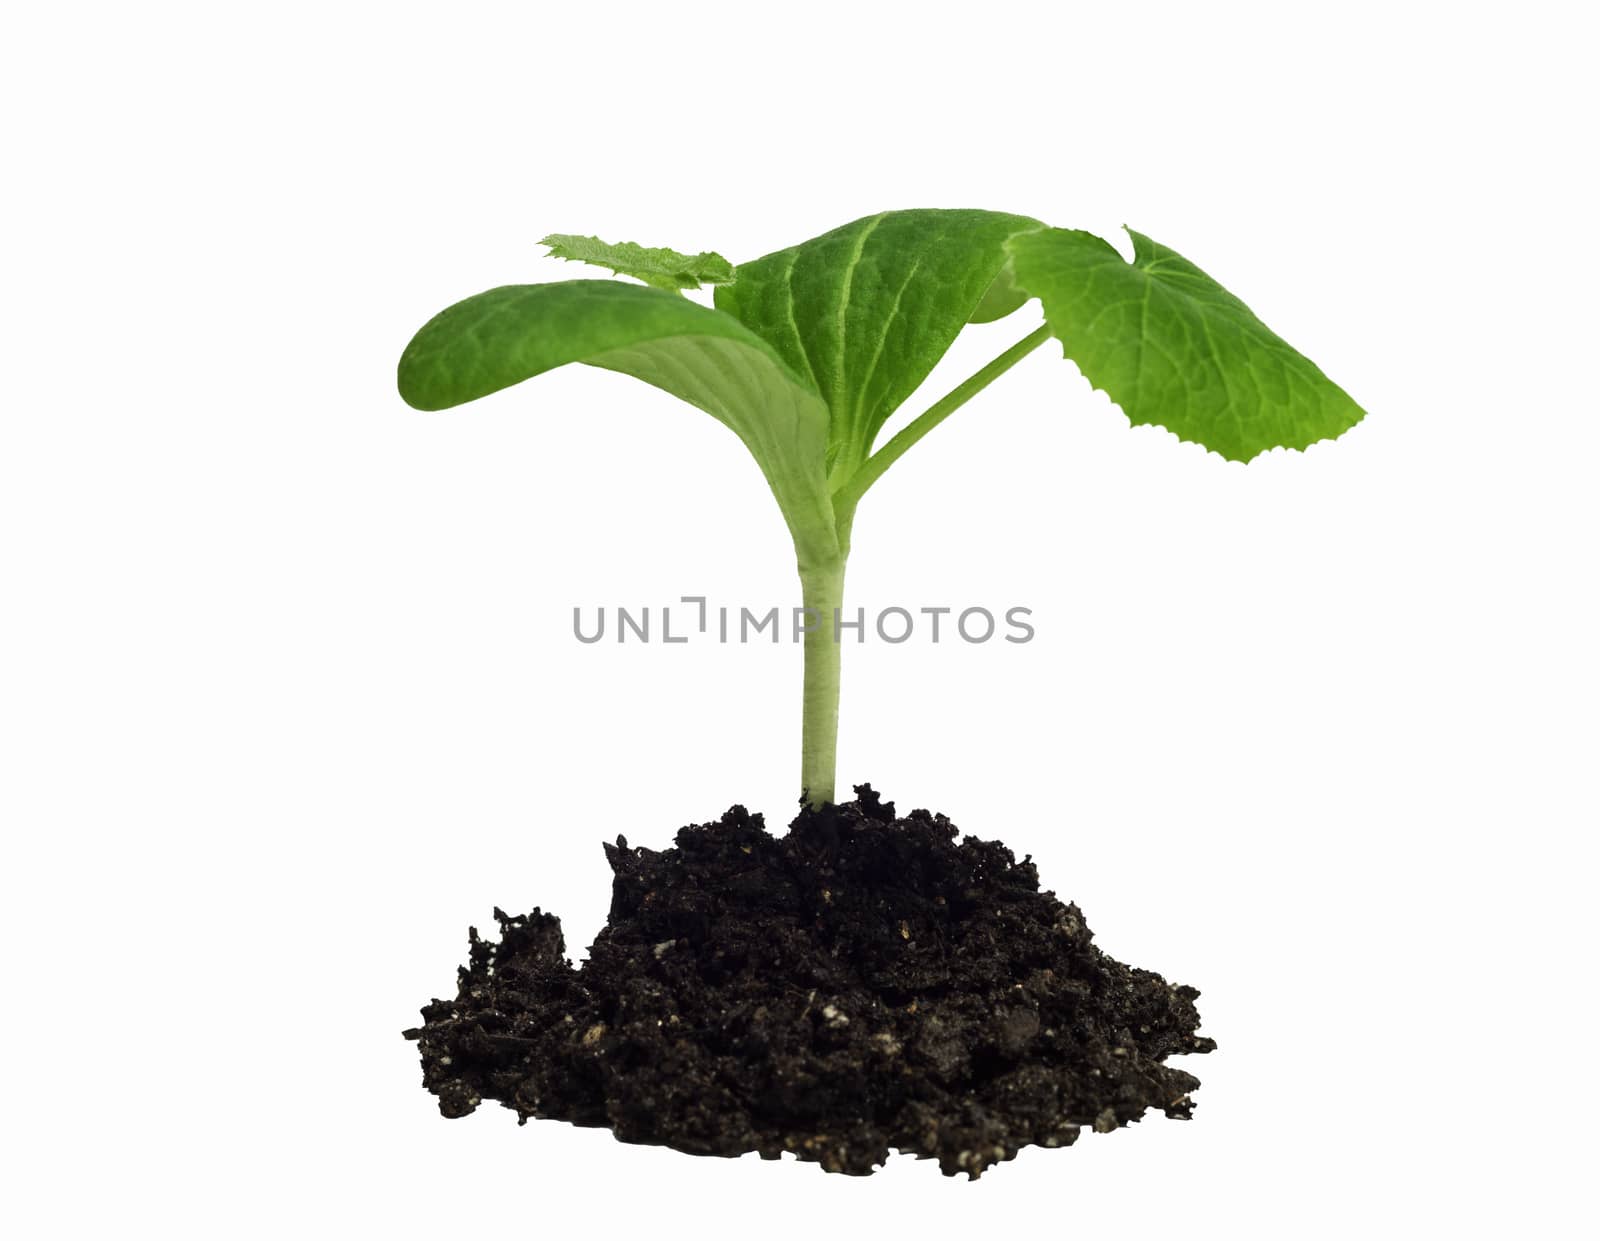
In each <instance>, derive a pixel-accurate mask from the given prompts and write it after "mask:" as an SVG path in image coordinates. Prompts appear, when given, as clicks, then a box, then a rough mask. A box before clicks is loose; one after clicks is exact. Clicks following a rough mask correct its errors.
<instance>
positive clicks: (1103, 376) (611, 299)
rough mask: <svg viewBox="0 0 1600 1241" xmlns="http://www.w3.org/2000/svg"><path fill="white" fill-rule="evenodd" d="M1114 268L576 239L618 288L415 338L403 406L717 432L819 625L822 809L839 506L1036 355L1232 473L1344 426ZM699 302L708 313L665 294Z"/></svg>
mask: <svg viewBox="0 0 1600 1241" xmlns="http://www.w3.org/2000/svg"><path fill="white" fill-rule="evenodd" d="M1129 235H1130V236H1131V237H1132V239H1133V250H1134V258H1133V261H1132V262H1131V263H1130V262H1127V261H1126V260H1124V259H1123V257H1122V256H1121V255H1120V254H1119V253H1118V252H1117V251H1116V250H1115V249H1114V248H1113V247H1112V246H1111V245H1109V244H1108V243H1107V242H1105V241H1104V240H1102V239H1101V238H1099V237H1096V236H1094V235H1092V234H1090V233H1086V232H1080V231H1077V230H1073V229H1061V228H1049V227H1047V226H1045V225H1044V224H1041V223H1040V222H1039V221H1037V220H1032V219H1028V218H1026V217H1024V216H1017V215H1006V214H1002V213H998V212H992V211H964V210H963V211H944V210H921V211H890V212H884V213H882V214H880V215H874V216H869V217H867V218H865V219H861V220H857V221H855V222H854V223H852V224H846V225H845V226H844V227H842V228H837V229H835V230H833V231H832V232H830V233H825V234H823V235H822V236H820V237H817V238H815V239H813V240H811V241H808V242H804V243H803V244H801V245H798V246H793V247H791V248H789V249H787V250H780V251H778V252H776V253H774V254H769V255H767V256H766V257H765V258H759V259H756V260H754V261H753V262H749V263H743V264H740V265H739V266H737V267H734V266H732V265H731V264H729V263H728V262H727V261H726V260H725V259H723V258H722V257H721V256H720V255H716V254H709V253H707V254H698V255H694V256H689V255H683V254H679V253H677V252H675V251H672V250H666V249H650V248H645V247H642V246H638V245H634V244H631V243H629V244H624V245H607V244H605V243H603V242H600V241H599V240H598V239H595V238H583V237H574V236H553V237H549V238H546V240H545V244H547V245H549V246H550V248H551V253H552V254H554V255H556V256H557V257H561V258H567V259H572V260H576V261H580V262H585V263H592V264H597V265H600V266H604V267H608V268H610V269H611V270H612V271H613V272H614V273H615V274H617V275H621V276H627V277H633V278H636V279H638V280H641V281H643V282H644V283H643V284H633V283H629V282H627V281H625V280H571V281H562V282H557V283H551V284H534V285H507V286H505V287H502V288H497V289H490V290H489V291H488V292H485V293H480V294H478V295H477V296H476V297H469V298H467V299H466V300H465V301H462V302H457V303H456V304H455V305H453V306H451V307H449V308H448V309H447V310H444V311H442V312H440V313H439V314H438V315H436V316H435V317H434V318H433V319H431V320H429V322H428V323H427V324H425V325H424V326H423V328H422V330H421V331H419V332H418V333H417V334H416V336H415V337H414V338H413V339H412V341H411V343H410V344H409V345H408V346H407V347H406V350H405V353H404V354H403V356H402V357H401V359H400V371H399V383H400V394H401V395H402V396H403V397H404V398H405V400H406V401H407V402H408V403H409V404H411V405H413V406H415V407H416V408H418V409H426V410H435V409H446V408H448V407H450V406H453V405H460V404H462V403H463V402H466V401H472V400H476V399H477V398H479V397H482V396H487V395H488V394H490V393H492V392H497V391H499V390H500V389H502V388H506V387H509V386H511V385H512V384H516V383H520V382H522V381H523V380H525V379H529V378H532V377H533V376H534V375H538V374H541V373H543V372H544V371H548V370H552V369H554V368H555V367H558V366H563V365H565V364H566V363H568V362H583V363H586V364H588V365H590V366H598V367H603V368H604V369H606V370H612V371H621V372H623V373H624V374H628V375H633V376H635V377H636V378H639V379H642V380H644V381H645V382H646V383H650V384H653V385H655V386H656V387H658V388H662V389H664V390H666V391H668V392H670V393H672V394H673V395H675V396H677V397H680V398H682V399H683V400H685V401H687V402H689V404H691V405H694V406H697V407H698V408H700V409H702V410H704V411H705V412H706V413H708V414H710V415H711V416H712V417H713V418H716V419H717V420H718V421H719V422H722V423H723V424H725V425H726V426H727V427H729V428H730V429H731V430H732V431H733V432H734V434H736V435H737V436H738V437H739V438H740V440H741V441H743V443H744V445H745V447H746V448H747V449H749V451H750V454H751V456H753V457H754V458H755V460H756V464H757V466H759V467H760V469H761V472H762V474H763V475H764V476H765V477H766V480H767V483H768V485H769V486H770V487H771V489H772V494H773V495H774V496H775V497H776V498H777V501H778V507H779V508H780V509H781V510H782V512H783V517H784V521H785V522H786V523H787V525H788V528H789V533H790V535H791V536H792V538H793V540H794V550H795V555H796V559H797V562H798V567H799V571H800V594H801V601H802V604H803V605H804V607H806V608H807V609H810V612H809V613H808V614H809V615H811V616H815V617H817V618H819V619H820V622H821V623H817V624H814V625H812V626H811V628H810V632H808V633H807V634H806V637H805V647H804V653H805V682H804V699H803V710H802V729H801V755H800V787H801V791H802V796H803V797H804V799H805V800H806V801H807V802H808V803H809V804H810V805H812V806H821V805H822V804H824V803H826V802H830V801H832V800H833V797H834V766H835V754H836V748H837V737H838V725H839V653H840V652H839V643H838V642H837V641H836V639H835V631H834V627H833V620H834V618H835V616H836V614H837V609H840V608H841V607H842V606H843V593H844V575H845V563H846V561H847V560H848V558H849V555H850V531H851V526H852V524H853V522H854V519H855V514H856V507H857V506H858V505H859V504H860V503H861V500H862V497H863V496H865V495H866V493H867V491H868V490H869V489H870V488H871V486H872V485H873V483H875V482H876V481H877V480H878V479H879V478H881V477H882V476H883V473H884V471H885V470H887V469H888V468H889V467H890V466H891V465H893V464H894V463H895V462H896V461H898V460H899V459H900V458H901V456H903V455H904V454H905V452H906V450H907V449H909V448H910V447H911V446H912V445H914V444H915V443H917V441H918V440H920V439H921V438H922V437H923V436H924V435H926V434H927V433H928V432H929V431H931V430H932V429H933V428H934V427H936V426H938V425H939V423H941V422H943V421H944V420H945V419H946V418H948V417H949V416H950V415H951V414H952V413H954V412H955V411H956V410H957V409H959V408H961V406H963V405H965V404H966V403H967V402H968V401H970V400H971V399H972V398H973V397H974V396H976V395H977V394H978V393H979V392H981V391H982V390H983V389H984V388H986V387H988V385H989V384H990V383H992V382H993V381H994V380H996V379H998V378H999V377H1000V376H1001V375H1003V374H1005V372H1006V371H1008V370H1010V369H1011V368H1012V367H1013V366H1015V365H1016V364H1017V362H1019V361H1020V360H1021V359H1022V358H1024V357H1025V356H1027V355H1028V354H1029V353H1031V352H1032V351H1033V350H1034V349H1037V348H1038V347H1039V346H1040V345H1042V344H1043V343H1044V342H1045V341H1046V340H1048V339H1049V338H1051V337H1055V338H1056V339H1057V340H1058V341H1059V342H1060V343H1061V347H1062V350H1063V353H1064V354H1065V356H1066V357H1068V358H1070V359H1071V360H1072V361H1073V362H1075V363H1076V364H1077V366H1078V369H1079V370H1080V371H1082V372H1083V374H1084V375H1085V376H1086V377H1087V378H1088V379H1089V381H1090V383H1091V384H1093V385H1094V386H1095V387H1097V388H1101V389H1104V390H1105V392H1106V393H1107V394H1109V396H1110V397H1111V399H1112V400H1113V401H1115V402H1116V403H1117V404H1118V405H1120V406H1121V407H1122V410H1123V412H1124V413H1125V414H1126V415H1127V416H1128V419H1129V421H1130V422H1132V423H1134V424H1135V425H1140V424H1155V425H1158V426H1162V427H1165V428H1167V429H1168V430H1170V431H1173V432H1174V433H1176V434H1177V435H1178V437H1179V438H1180V439H1184V440H1192V441H1194V442H1197V443H1199V444H1202V445H1204V446H1205V447H1206V448H1208V449H1211V450H1212V451H1214V452H1217V453H1220V454H1221V455H1222V456H1223V457H1226V458H1227V459H1229V460H1232V461H1249V460H1250V459H1251V458H1253V457H1255V456H1256V455H1258V454H1259V453H1262V452H1265V451H1266V450H1268V449H1270V448H1280V447H1284V448H1297V449H1301V448H1305V447H1306V446H1307V445H1309V444H1312V443H1315V442H1316V441H1318V440H1323V439H1330V438H1333V437H1335V436H1338V435H1340V434H1341V433H1343V432H1344V431H1346V430H1348V429H1349V428H1350V427H1352V426H1354V425H1355V424H1356V423H1357V422H1358V421H1360V419H1361V417H1362V410H1361V409H1360V407H1359V406H1357V405H1356V403H1355V402H1354V401H1353V400H1351V399H1350V397H1349V396H1347V395H1346V394H1345V392H1344V391H1343V390H1342V389H1340V388H1339V387H1338V386H1337V385H1335V384H1334V383H1333V382H1332V381H1331V380H1329V379H1328V378H1327V377H1326V376H1325V375H1324V374H1323V373H1322V372H1321V371H1320V370H1318V369H1317V367H1316V366H1315V365H1313V364H1312V363H1311V362H1310V361H1309V360H1308V359H1306V358H1305V357H1304V356H1302V355H1301V354H1300V353H1298V352H1296V351H1295V350H1294V349H1292V348H1291V347H1290V346H1289V345H1288V344H1286V343H1285V342H1284V341H1283V340H1282V339H1280V338H1279V337H1278V336H1276V335H1275V334H1274V333H1273V332H1272V331H1270V330H1269V329H1268V328H1267V327H1266V325H1265V324H1263V323H1262V322H1261V321H1260V320H1259V319H1257V318H1256V317H1255V315H1254V314H1252V313H1251V312H1250V310H1249V308H1248V307H1246V306H1245V304H1244V303H1243V302H1241V301H1240V300H1239V299H1238V298H1236V297H1234V296H1233V295H1232V294H1231V293H1229V292H1228V291H1227V290H1226V289H1224V288H1223V287H1222V286H1221V285H1219V284H1218V283H1217V282H1216V281H1214V280H1213V279H1212V278H1211V277H1210V276H1208V275H1206V273H1205V272H1203V271H1201V270H1200V269H1199V268H1198V267H1196V266H1195V265H1194V264H1193V263H1190V262H1189V261H1188V260H1187V259H1185V258H1184V257H1183V256H1182V255H1180V254H1178V253H1177V252H1176V251H1174V250H1169V249H1168V248H1167V247H1165V246H1163V245H1160V244H1159V243H1157V242H1155V241H1152V240H1151V239H1150V238H1148V237H1145V236H1143V235H1141V234H1139V233H1134V232H1132V231H1131V230H1130V234H1129ZM702 285H713V286H715V293H714V298H713V300H714V302H715V308H712V307H709V306H704V305H701V304H699V303H697V302H695V301H692V300H690V299H689V298H687V297H685V296H683V295H682V292H683V290H686V289H695V288H699V287H700V286H702ZM1031 298H1038V299H1039V301H1040V302H1041V304H1042V306H1043V309H1044V319H1045V322H1044V325H1043V326H1042V327H1040V328H1038V329H1037V330H1035V331H1033V332H1030V333H1028V335H1026V336H1024V337H1023V338H1022V339H1021V340H1019V341H1017V343H1016V344H1014V345H1012V346H1011V347H1010V348H1009V349H1007V350H1005V351H1004V352H1003V353H1001V354H1000V355H999V356H998V357H996V358H995V359H994V360H993V361H991V362H989V363H988V364H986V365H985V366H982V367H980V368H979V369H978V370H977V371H976V372H975V373H974V374H973V375H971V376H970V377H969V378H967V379H966V380H964V381H962V382H961V383H959V384H957V385H956V386H955V387H954V388H953V389H951V391H950V392H949V393H948V394H946V395H945V396H943V397H941V398H940V399H939V400H937V401H935V402H934V403H933V404H932V405H930V406H929V407H928V408H927V410H925V411H924V412H923V413H922V414H921V415H920V416H918V417H917V418H916V419H915V420H914V421H912V422H910V423H909V424H907V425H906V426H905V428H904V429H903V430H901V431H900V432H899V433H898V434H896V435H894V436H892V437H891V438H889V439H888V441H887V442H886V443H884V444H882V445H879V444H878V443H877V440H878V435H879V432H880V431H881V430H882V429H883V426H884V424H885V422H887V420H888V418H889V416H890V415H891V414H893V413H894V412H895V410H896V409H898V408H899V406H900V405H901V404H902V403H903V402H904V401H905V400H906V399H907V398H908V397H910V395H911V394H912V393H913V392H914V391H915V390H916V388H917V387H918V386H919V385H920V384H921V383H922V381H923V380H924V379H925V378H926V377H927V375H928V373H929V372H930V371H931V370H932V369H933V367H934V364H935V363H936V362H938V360H939V359H940V358H941V357H942V356H943V355H944V353H945V352H946V351H947V350H948V349H949V348H950V346H951V344H952V343H953V342H954V341H955V339H956V337H957V335H959V333H960V332H961V329H962V328H963V327H965V326H966V325H967V324H968V323H987V322H990V321H993V320H996V319H1000V318H1003V317H1004V316H1006V315H1009V314H1010V313H1012V312H1013V311H1015V310H1017V309H1018V308H1019V307H1021V306H1022V305H1023V303H1024V302H1026V301H1028V300H1030V299H1031Z"/></svg>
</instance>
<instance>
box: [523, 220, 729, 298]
mask: <svg viewBox="0 0 1600 1241" xmlns="http://www.w3.org/2000/svg"><path fill="white" fill-rule="evenodd" d="M539 244H540V245H541V246H549V247H550V257H551V258H555V259H567V260H569V261H570V262H575V263H589V264H592V265H593V266H595V267H607V268H610V269H611V270H612V271H614V272H615V273H616V274H617V275H619V276H632V277H634V279H636V280H643V281H644V282H645V283H646V284H648V285H650V286H651V287H652V288H656V289H698V288H699V287H700V286H701V285H703V284H727V283H728V281H730V280H732V279H733V264H732V263H730V262H728V260H727V259H725V258H723V257H722V255H720V254H714V253H712V252H711V251H709V250H705V251H702V252H701V253H699V254H679V253H678V252H677V251H676V250H668V249H667V248H666V247H664V246H641V245H639V244H637V243H636V242H632V241H623V242H619V243H617V244H616V245H611V244H608V243H607V242H604V241H601V240H600V238H598V237H579V236H578V235H577V234H576V233H551V234H550V236H548V237H546V238H545V239H544V240H543V241H541V242H540V243H539Z"/></svg>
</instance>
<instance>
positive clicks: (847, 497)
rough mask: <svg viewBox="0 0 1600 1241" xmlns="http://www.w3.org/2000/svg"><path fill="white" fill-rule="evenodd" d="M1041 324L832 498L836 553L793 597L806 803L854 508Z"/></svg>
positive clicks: (830, 748)
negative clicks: (800, 612) (802, 625)
mask: <svg viewBox="0 0 1600 1241" xmlns="http://www.w3.org/2000/svg"><path fill="white" fill-rule="evenodd" d="M1049 336H1050V329H1049V328H1048V327H1041V328H1039V329H1038V330H1037V331H1035V332H1030V333H1029V334H1028V335H1027V336H1025V337H1023V338H1022V339H1021V340H1019V341H1018V342H1017V343H1016V344H1014V345H1012V346H1011V348H1009V349H1007V350H1006V351H1005V352H1004V353H1002V354H1001V355H1000V356H999V357H997V358H996V359H995V360H994V361H992V362H990V363H989V364H988V365H987V366H985V367H983V368H982V369H981V370H979V371H977V372H976V373H975V374H973V375H972V376H971V377H970V378H968V379H965V380H963V381H962V382H961V383H959V384H957V385H956V386H955V387H954V388H953V389H951V391H950V392H949V393H948V395H946V396H944V397H942V398H941V399H940V400H938V401H935V402H934V403H933V404H932V405H931V406H929V407H928V409H927V410H926V411H924V412H923V414H922V415H921V416H920V417H918V418H917V419H916V420H915V421H914V422H912V423H911V424H910V425H909V426H907V427H905V428H904V429H903V430H901V432H900V433H899V434H898V435H896V436H894V437H893V438H892V439H891V440H890V441H889V442H888V443H887V444H885V445H884V446H883V447H882V448H880V449H879V450H878V451H877V452H876V453H874V454H873V455H872V456H871V457H869V458H868V459H867V460H866V461H865V462H864V463H862V465H861V466H860V467H859V468H858V469H857V470H856V472H855V473H854V474H853V475H852V476H851V478H850V480H849V481H848V482H847V483H846V484H845V485H844V486H843V487H842V488H840V490H839V492H838V493H837V494H836V495H835V496H834V498H833V511H834V529H835V531H836V532H837V534H838V540H839V555H838V558H837V559H829V560H825V561H821V562H819V563H811V564H803V565H801V567H800V598H801V602H802V604H803V605H804V606H805V608H806V609H807V611H806V621H807V625H808V631H807V633H806V635H805V664H806V670H805V695H804V707H803V713H802V716H801V724H800V791H801V796H802V797H804V798H805V801H806V804H807V805H809V806H813V807H820V806H823V805H825V804H827V803H828V802H831V801H832V800H833V795H834V788H833V782H834V768H835V765H836V762H837V758H838V750H839V640H838V634H837V629H836V628H835V624H836V621H837V618H838V614H839V609H840V608H841V607H842V606H843V605H844V566H845V560H846V558H847V557H848V556H849V554H850V528H851V526H852V525H853V524H854V522H855V514H856V505H857V504H858V503H859V502H860V500H861V497H862V495H863V494H864V493H865V492H866V490H867V488H868V487H870V486H872V484H873V483H875V482H876V481H877V480H878V478H879V477H880V476H881V475H882V474H883V472H884V471H885V470H887V469H888V468H889V467H890V466H891V465H893V464H894V463H895V462H896V461H898V460H899V459H900V457H901V456H902V455H903V454H904V453H905V451H906V449H908V448H910V447H911V445H913V444H915V443H916V442H917V441H918V440H920V439H921V438H922V437H923V436H924V435H926V434H927V433H928V432H929V431H931V430H933V428H934V427H936V426H938V425H939V424H940V423H941V422H943V421H944V420H945V419H946V418H948V417H949V416H950V415H951V414H953V413H955V411H956V410H958V409H960V408H961V407H962V406H963V405H965V404H966V403H967V402H968V401H970V400H971V399H972V398H973V397H975V396H976V395H977V394H978V393H980V392H982V391H983V390H984V389H985V388H987V387H988V386H989V385H990V384H991V383H993V382H994V381H995V380H996V379H998V378H1000V376H1001V375H1004V374H1005V373H1006V372H1007V371H1008V370H1010V369H1011V368H1012V367H1013V366H1015V365H1016V364H1017V363H1018V362H1020V361H1021V360H1022V359H1023V358H1025V357H1026V356H1027V355H1028V354H1030V353H1032V352H1033V351H1034V350H1035V349H1037V348H1038V347H1039V346H1040V345H1042V344H1043V343H1044V342H1045V341H1046V340H1047V339H1048V338H1049Z"/></svg>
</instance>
